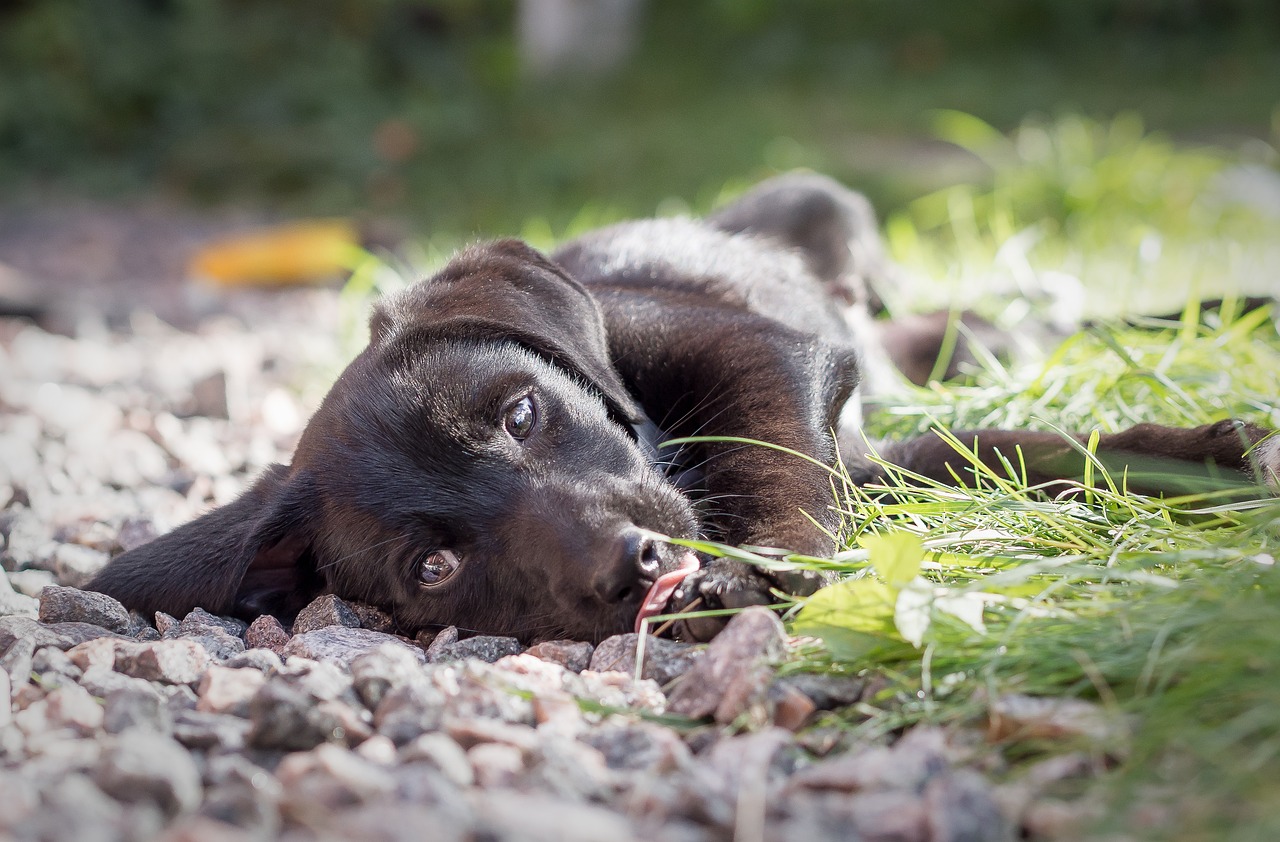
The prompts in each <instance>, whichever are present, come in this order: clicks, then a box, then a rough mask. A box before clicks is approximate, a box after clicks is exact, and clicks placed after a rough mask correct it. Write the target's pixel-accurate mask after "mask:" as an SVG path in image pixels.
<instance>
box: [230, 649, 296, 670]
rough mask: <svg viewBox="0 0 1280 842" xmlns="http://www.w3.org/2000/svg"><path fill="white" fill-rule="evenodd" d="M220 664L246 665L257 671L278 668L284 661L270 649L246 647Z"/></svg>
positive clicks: (234, 666)
mask: <svg viewBox="0 0 1280 842" xmlns="http://www.w3.org/2000/svg"><path fill="white" fill-rule="evenodd" d="M222 665H223V666H224V667H229V668H231V669H240V668H241V667H247V668H249V669H255V670H258V671H259V672H273V671H275V670H278V669H280V667H282V666H283V665H284V662H283V661H281V660H280V656H279V655H278V654H276V653H275V652H273V651H272V650H270V649H246V650H244V651H243V652H240V653H238V654H235V655H232V656H231V657H230V658H228V659H227V660H226V661H224V662H223V663H222Z"/></svg>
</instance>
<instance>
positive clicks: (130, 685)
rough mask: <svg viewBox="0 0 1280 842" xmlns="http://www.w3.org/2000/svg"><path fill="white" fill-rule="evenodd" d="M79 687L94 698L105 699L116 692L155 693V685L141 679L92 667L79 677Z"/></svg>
mask: <svg viewBox="0 0 1280 842" xmlns="http://www.w3.org/2000/svg"><path fill="white" fill-rule="evenodd" d="M80 686H81V687H83V688H84V689H86V690H88V691H89V692H90V693H91V694H93V695H94V696H97V697H98V698H100V699H105V698H106V697H107V696H109V695H110V694H111V693H114V692H115V691H117V690H124V689H132V690H137V691H139V692H150V693H156V692H157V690H156V689H155V688H156V686H157V685H154V684H152V683H151V682H150V681H143V680H142V679H141V678H130V677H129V676H127V675H124V674H122V673H118V672H116V671H115V670H113V669H111V668H110V667H93V668H91V669H87V670H85V671H84V675H82V676H81V677H80Z"/></svg>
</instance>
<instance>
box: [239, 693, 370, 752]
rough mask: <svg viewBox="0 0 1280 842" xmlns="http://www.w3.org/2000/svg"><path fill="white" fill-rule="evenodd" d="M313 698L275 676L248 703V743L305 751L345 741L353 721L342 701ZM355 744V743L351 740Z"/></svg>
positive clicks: (263, 746)
mask: <svg viewBox="0 0 1280 842" xmlns="http://www.w3.org/2000/svg"><path fill="white" fill-rule="evenodd" d="M330 702H332V700H324V699H319V698H317V697H316V695H315V694H314V693H309V692H307V691H306V690H305V689H303V688H301V687H298V686H296V685H295V684H293V683H291V682H289V681H288V680H285V679H283V678H281V677H280V676H275V677H273V678H271V679H269V680H268V681H267V682H266V683H265V684H264V685H263V686H262V689H260V690H259V691H258V692H257V694H256V695H255V696H254V697H253V699H252V700H250V702H249V717H250V719H251V720H252V725H253V727H252V730H251V731H250V733H249V741H250V743H251V744H253V745H255V746H257V747H258V748H268V749H283V750H285V751H307V750H309V749H312V748H314V747H316V746H317V745H319V744H320V743H323V742H329V741H345V740H347V738H348V734H347V729H348V726H349V724H350V723H351V722H352V721H353V720H355V719H356V715H355V714H354V713H351V712H350V711H344V710H342V708H343V704H342V703H341V702H333V703H330ZM352 742H358V740H352Z"/></svg>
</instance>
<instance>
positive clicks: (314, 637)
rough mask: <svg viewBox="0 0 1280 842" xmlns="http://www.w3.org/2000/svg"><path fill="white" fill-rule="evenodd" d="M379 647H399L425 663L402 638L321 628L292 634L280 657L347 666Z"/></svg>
mask: <svg viewBox="0 0 1280 842" xmlns="http://www.w3.org/2000/svg"><path fill="white" fill-rule="evenodd" d="M382 646H399V647H401V648H402V649H404V650H405V651H406V652H408V653H409V654H410V655H412V656H413V657H414V658H415V659H418V658H420V659H421V660H422V661H423V662H425V661H426V655H425V654H424V653H423V652H422V650H421V649H419V648H418V647H417V646H414V645H413V644H411V643H409V642H408V641H406V640H404V639H403V638H400V637H396V636H395V635H391V634H383V633H382V632H376V631H369V630H368V629H361V628H352V627H347V626H325V627H324V628H320V629H316V630H315V631H308V632H302V633H301V634H295V635H294V636H293V638H292V639H290V641H289V642H288V643H287V644H286V645H285V647H284V651H283V652H282V653H281V654H282V656H283V657H285V658H288V657H289V656H291V655H300V656H302V657H304V658H310V659H311V660H313V661H329V662H331V663H338V664H349V663H351V661H353V660H354V659H356V658H358V657H359V656H361V655H365V654H368V653H369V652H373V651H374V650H376V649H378V648H380V647H382Z"/></svg>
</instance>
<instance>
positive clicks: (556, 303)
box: [370, 240, 642, 424]
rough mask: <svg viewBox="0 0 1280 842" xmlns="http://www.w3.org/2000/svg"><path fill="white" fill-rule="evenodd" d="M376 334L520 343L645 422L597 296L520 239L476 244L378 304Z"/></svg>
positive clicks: (627, 416) (377, 337)
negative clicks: (614, 354)
mask: <svg viewBox="0 0 1280 842" xmlns="http://www.w3.org/2000/svg"><path fill="white" fill-rule="evenodd" d="M370 334H371V336H372V341H373V343H374V344H377V343H380V342H388V341H390V340H391V339H392V338H393V337H406V338H407V337H410V336H422V337H435V336H442V337H447V338H475V339H509V340H514V341H516V342H519V343H520V344H521V345H524V346H525V347H527V348H529V349H530V350H532V351H534V352H536V353H538V354H540V355H541V356H543V357H545V358H547V359H548V360H549V361H551V362H552V363H554V364H555V365H557V366H559V367H560V368H563V369H566V370H568V371H570V372H572V373H574V374H576V375H578V376H579V377H580V378H581V379H583V380H584V381H586V382H587V384H588V385H590V386H591V387H593V388H594V389H595V390H596V391H597V392H598V393H599V394H600V396H601V397H603V398H604V401H605V404H606V406H607V407H608V408H609V410H610V413H611V414H612V415H613V416H614V417H615V418H616V419H618V420H619V421H624V422H626V423H629V424H634V423H637V422H638V421H639V419H640V418H641V417H642V416H641V412H640V408H639V407H638V406H637V405H636V403H635V401H634V400H633V399H632V397H631V395H630V394H628V392H627V389H626V387H625V386H624V385H623V384H622V378H621V377H620V376H619V375H618V372H617V371H616V370H615V369H614V367H613V363H612V361H611V360H610V357H609V345H608V340H607V335H606V333H605V327H604V317H603V316H602V315H601V313H600V308H599V307H598V306H597V305H596V301H595V299H594V298H592V297H591V293H589V292H588V291H587V289H586V287H584V286H583V285H582V284H580V283H579V282H578V281H576V280H574V279H573V278H571V277H570V276H569V275H568V273H566V272H565V271H564V269H562V268H561V267H559V266H557V265H556V264H555V263H553V262H552V261H550V260H548V259H547V258H546V257H545V256H544V255H543V254H541V253H540V252H538V251H536V250H534V249H533V248H530V247H529V246H528V245H526V244H524V243H522V242H520V241H519V240H497V241H494V242H491V243H485V244H482V245H479V246H473V247H471V248H469V249H467V250H466V251H464V252H462V254H460V255H458V256H457V257H456V258H454V259H453V260H452V261H451V262H450V263H449V265H448V266H446V267H445V268H444V269H443V270H442V271H441V272H440V273H439V274H437V275H436V276H435V277H433V278H431V279H429V280H427V281H424V282H422V283H419V284H415V285H414V286H412V287H410V288H409V289H407V290H405V291H404V292H402V293H400V294H399V295H396V296H393V297H391V298H390V299H386V300H384V301H383V302H381V303H379V305H378V307H377V308H376V309H375V311H374V315H373V319H372V322H371V324H370Z"/></svg>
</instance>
